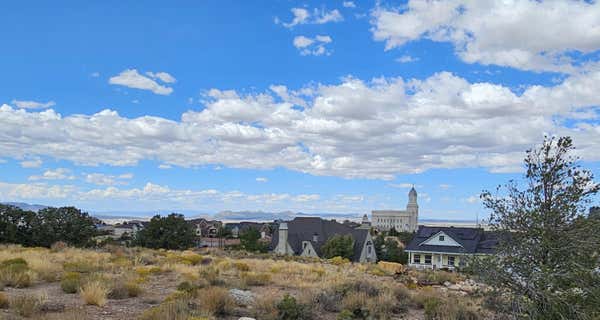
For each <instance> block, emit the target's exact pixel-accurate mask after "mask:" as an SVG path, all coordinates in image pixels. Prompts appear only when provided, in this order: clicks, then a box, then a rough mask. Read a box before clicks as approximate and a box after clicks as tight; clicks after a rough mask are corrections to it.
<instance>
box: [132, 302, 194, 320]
mask: <svg viewBox="0 0 600 320" xmlns="http://www.w3.org/2000/svg"><path fill="white" fill-rule="evenodd" d="M192 315H193V311H192V310H190V308H189V305H188V301H187V300H181V299H176V300H172V301H167V302H163V303H161V304H160V305H158V306H156V307H152V308H150V309H148V310H146V311H144V313H143V314H142V315H141V316H140V317H139V320H165V319H168V320H188V319H190V317H191V316H192Z"/></svg>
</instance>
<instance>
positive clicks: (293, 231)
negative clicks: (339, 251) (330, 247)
mask: <svg viewBox="0 0 600 320" xmlns="http://www.w3.org/2000/svg"><path fill="white" fill-rule="evenodd" d="M287 226H288V243H289V244H290V246H291V247H292V250H294V253H295V254H301V253H302V241H310V242H311V243H312V246H313V248H314V249H315V251H316V252H317V254H318V255H319V256H321V247H322V246H323V245H324V244H325V242H327V240H328V239H329V238H331V237H333V236H334V235H336V234H339V235H352V237H353V238H354V257H353V259H354V260H358V259H359V258H360V254H361V252H362V248H363V247H364V242H365V240H366V239H367V234H368V232H369V231H368V230H366V229H353V228H350V227H347V226H345V225H343V224H341V223H338V222H335V221H331V220H323V219H321V218H318V217H297V218H295V219H294V220H292V221H288V222H287ZM315 234H316V235H317V241H316V242H314V241H313V236H314V235H315ZM278 242H279V228H276V229H275V232H274V233H273V238H272V239H271V246H272V248H275V247H277V243H278Z"/></svg>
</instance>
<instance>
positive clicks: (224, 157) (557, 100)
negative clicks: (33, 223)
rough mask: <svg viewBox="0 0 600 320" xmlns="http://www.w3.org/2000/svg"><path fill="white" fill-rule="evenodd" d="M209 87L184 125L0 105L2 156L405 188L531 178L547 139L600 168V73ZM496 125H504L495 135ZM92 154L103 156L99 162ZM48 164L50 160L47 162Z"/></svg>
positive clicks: (105, 112) (154, 119) (183, 118)
mask: <svg viewBox="0 0 600 320" xmlns="http://www.w3.org/2000/svg"><path fill="white" fill-rule="evenodd" d="M271 88H272V90H271V91H267V92H264V93H251V94H241V93H238V92H236V91H231V90H228V91H222V90H217V89H213V90H209V91H208V92H207V93H206V96H205V108H204V109H202V110H199V111H188V112H185V113H184V114H182V116H181V119H180V120H179V121H175V120H169V119H165V118H160V117H152V116H143V117H138V118H127V117H123V116H121V115H119V114H118V113H117V112H115V111H111V110H103V111H101V112H99V113H96V114H92V115H69V116H62V115H60V114H58V113H56V112H55V111H53V110H44V111H39V112H37V111H36V112H34V111H28V110H22V109H21V110H19V109H13V108H12V107H10V106H8V105H3V106H1V107H0V137H1V139H0V154H2V155H3V158H12V159H18V160H20V159H35V158H36V157H49V158H53V159H57V160H67V161H72V162H74V163H76V164H79V165H112V166H131V165H135V164H137V163H138V162H139V161H142V160H153V161H157V162H159V163H161V164H164V165H171V166H181V167H196V166H203V165H214V166H217V165H218V166H228V167H235V168H253V169H268V168H275V167H283V168H287V169H289V170H295V171H299V172H305V173H310V174H314V175H329V176H340V177H344V178H358V177H364V178H376V179H394V178H395V176H396V175H398V174H407V173H418V172H423V171H425V170H429V169H436V168H446V169H448V168H465V167H467V168H472V167H481V168H487V169H488V170H490V171H493V172H506V171H513V172H514V171H515V170H520V165H521V163H522V159H523V156H524V150H526V149H528V148H531V147H532V146H533V145H534V144H535V143H539V142H540V141H541V139H542V137H543V135H544V134H545V133H546V134H557V135H570V136H572V137H573V139H574V142H575V145H576V146H577V148H578V149H577V152H578V154H579V155H580V156H582V157H583V158H584V159H585V160H587V161H597V160H600V125H598V124H597V123H596V122H590V121H588V120H586V119H570V118H569V116H570V115H572V114H573V112H578V114H580V115H583V114H588V113H589V114H588V116H586V118H587V117H591V116H593V113H595V114H596V115H597V113H598V112H597V109H595V108H593V107H590V106H597V105H600V96H599V95H598V94H597V92H600V71H598V72H589V73H586V74H580V75H573V76H570V77H568V78H567V79H566V80H565V81H564V82H562V83H560V84H555V85H552V86H537V85H536V86H529V87H524V88H523V89H522V91H520V93H519V94H517V93H514V92H512V91H511V90H510V88H508V87H505V86H502V85H498V84H493V83H486V82H480V83H470V82H468V81H467V80H465V79H463V78H460V77H458V76H455V75H453V74H450V73H446V72H442V73H438V74H434V75H432V76H431V77H429V78H426V79H421V80H418V79H402V78H376V79H373V80H371V81H363V80H360V79H356V78H351V77H348V78H344V79H342V80H341V82H340V83H337V84H331V85H324V84H311V85H309V86H307V87H305V88H301V89H298V90H289V89H288V88H287V87H285V86H271ZM490 128H493V130H491V129H490ZM90 154H93V155H95V156H94V157H90V156H89V155H90ZM40 164H41V161H40Z"/></svg>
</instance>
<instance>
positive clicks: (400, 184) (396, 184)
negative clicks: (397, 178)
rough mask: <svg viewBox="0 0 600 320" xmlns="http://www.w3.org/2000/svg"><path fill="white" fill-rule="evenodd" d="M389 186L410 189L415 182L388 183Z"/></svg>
mask: <svg viewBox="0 0 600 320" xmlns="http://www.w3.org/2000/svg"><path fill="white" fill-rule="evenodd" d="M388 186H390V187H392V188H398V189H410V188H412V187H413V186H414V184H413V183H388Z"/></svg>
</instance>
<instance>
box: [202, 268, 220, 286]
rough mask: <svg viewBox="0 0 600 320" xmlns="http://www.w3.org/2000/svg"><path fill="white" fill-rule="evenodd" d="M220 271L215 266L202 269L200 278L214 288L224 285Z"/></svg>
mask: <svg viewBox="0 0 600 320" xmlns="http://www.w3.org/2000/svg"><path fill="white" fill-rule="evenodd" d="M219 273H220V272H219V269H217V268H216V267H213V266H207V267H203V268H202V269H200V278H202V279H205V280H206V281H208V283H210V284H211V285H213V286H218V285H222V284H223V283H224V281H223V280H222V279H221V278H219Z"/></svg>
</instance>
